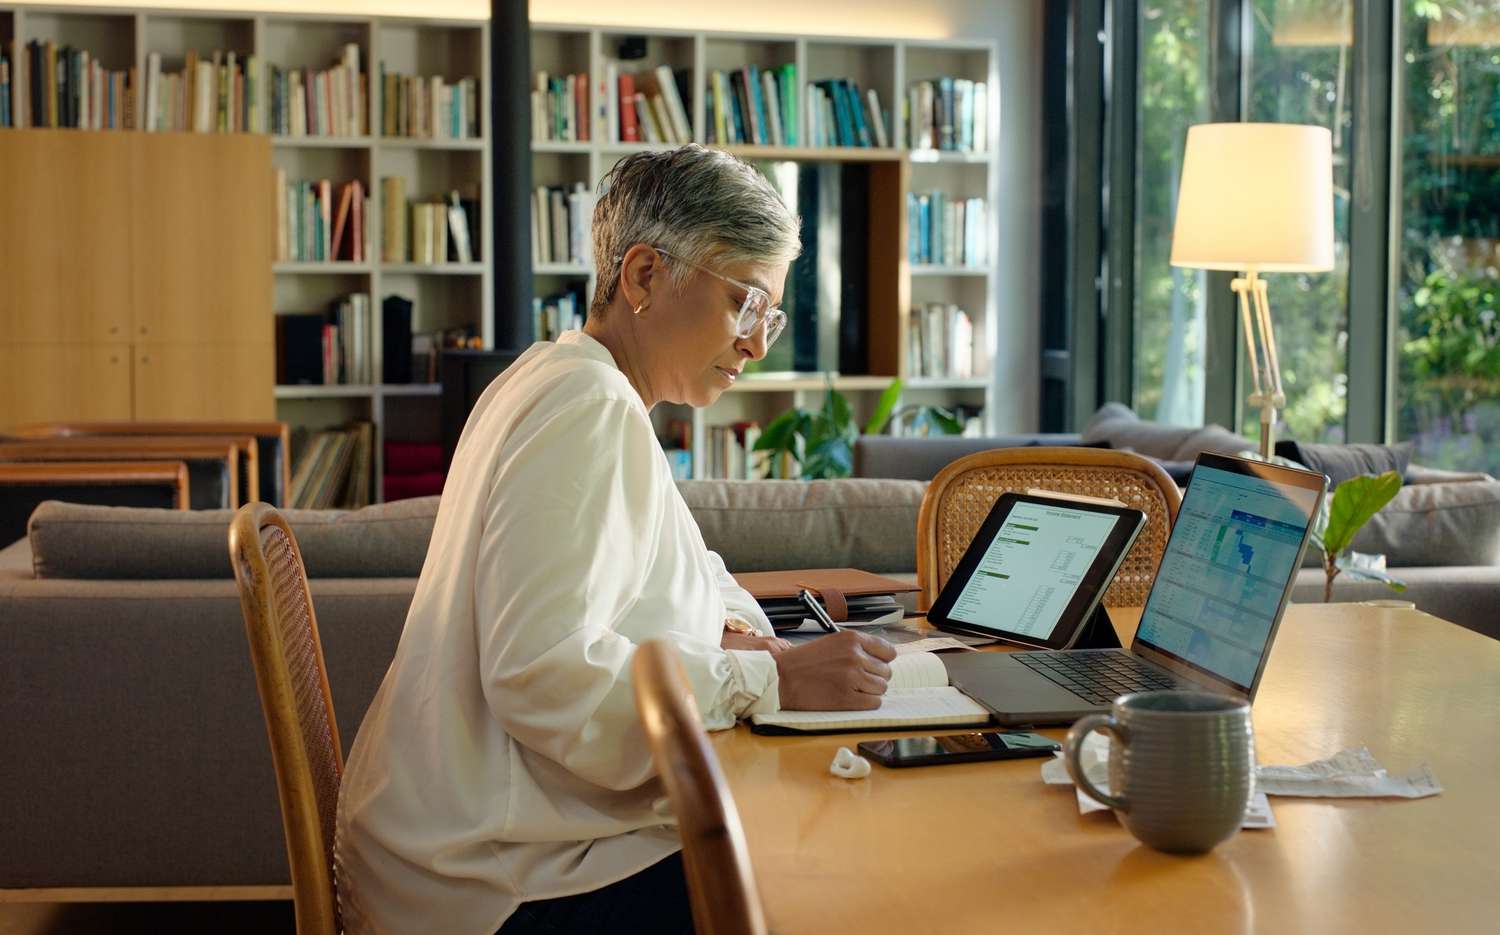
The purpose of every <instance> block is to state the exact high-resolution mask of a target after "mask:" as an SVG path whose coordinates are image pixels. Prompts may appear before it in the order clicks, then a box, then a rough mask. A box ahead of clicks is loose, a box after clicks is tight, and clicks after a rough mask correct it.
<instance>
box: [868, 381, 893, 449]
mask: <svg viewBox="0 0 1500 935" xmlns="http://www.w3.org/2000/svg"><path fill="white" fill-rule="evenodd" d="M900 399H901V380H900V378H897V379H895V380H892V381H891V385H890V386H888V387H886V388H885V392H884V393H881V394H880V401H879V402H877V403H876V404H875V411H874V412H873V413H871V414H870V421H868V422H866V423H865V434H866V435H879V434H880V433H881V432H884V431H885V424H886V423H887V422H889V421H890V419H891V412H892V411H893V410H894V409H895V408H896V403H897V401H898V400H900Z"/></svg>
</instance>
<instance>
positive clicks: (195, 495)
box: [0, 435, 253, 510]
mask: <svg viewBox="0 0 1500 935" xmlns="http://www.w3.org/2000/svg"><path fill="white" fill-rule="evenodd" d="M247 446H249V447H250V448H251V450H253V440H252V439H250V438H249V437H248V436H246V437H231V436H223V435H216V436H128V437H126V436H113V437H110V436H65V437H58V438H37V439H28V440H19V441H18V440H15V439H10V440H6V441H3V442H0V461H167V460H180V461H183V462H186V464H187V466H188V477H189V478H190V480H191V485H190V487H191V491H190V492H191V497H190V504H191V506H192V508H193V509H195V510H216V509H230V510H232V509H236V508H238V507H239V505H240V504H241V502H243V501H242V500H241V491H242V489H243V488H242V487H241V477H242V473H241V471H240V465H241V463H242V461H243V460H244V459H245V449H246V447H247Z"/></svg>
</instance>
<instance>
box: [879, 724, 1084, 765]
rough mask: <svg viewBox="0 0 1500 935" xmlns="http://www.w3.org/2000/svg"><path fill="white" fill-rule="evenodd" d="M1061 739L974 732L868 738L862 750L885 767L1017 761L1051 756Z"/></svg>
mask: <svg viewBox="0 0 1500 935" xmlns="http://www.w3.org/2000/svg"><path fill="white" fill-rule="evenodd" d="M1061 749H1062V746H1061V745H1060V744H1058V743H1057V741H1055V740H1052V739H1050V738H1047V737H1043V736H1042V735H1041V734H1033V733H1030V732H1027V731H972V732H970V733H967V734H946V735H943V736H940V737H901V738H898V739H896V740H867V741H865V742H864V743H861V744H860V745H859V752H860V753H861V754H863V755H865V756H867V757H869V758H870V759H872V760H874V761H875V762H877V763H879V764H880V765H881V766H889V767H901V766H939V765H941V764H943V763H973V762H976V761H979V760H1016V759H1021V758H1023V757H1032V756H1051V755H1052V753H1053V751H1056V750H1061Z"/></svg>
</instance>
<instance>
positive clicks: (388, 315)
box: [380, 295, 431, 383]
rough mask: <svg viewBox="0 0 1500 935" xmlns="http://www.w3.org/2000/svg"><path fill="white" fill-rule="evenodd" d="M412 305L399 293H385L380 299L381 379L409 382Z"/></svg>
mask: <svg viewBox="0 0 1500 935" xmlns="http://www.w3.org/2000/svg"><path fill="white" fill-rule="evenodd" d="M412 308H413V305H412V301H411V300H410V299H408V298H406V297H404V296H399V295H388V296H386V297H385V298H384V299H382V300H381V302H380V366H381V375H380V382H382V383H410V382H412V374H413V373H414V372H415V368H414V367H413V366H412V334H411V324H412ZM428 382H431V381H428Z"/></svg>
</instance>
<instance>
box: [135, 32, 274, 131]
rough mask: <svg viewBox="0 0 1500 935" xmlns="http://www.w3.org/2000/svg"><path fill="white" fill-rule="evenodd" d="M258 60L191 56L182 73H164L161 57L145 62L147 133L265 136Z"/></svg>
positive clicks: (216, 54) (232, 55) (155, 55)
mask: <svg viewBox="0 0 1500 935" xmlns="http://www.w3.org/2000/svg"><path fill="white" fill-rule="evenodd" d="M264 80H265V77H264V69H262V68H261V61H260V59H258V58H256V57H255V56H253V55H251V56H237V55H236V54H235V53H234V52H221V51H218V50H215V51H214V52H213V53H212V54H211V55H209V56H207V57H200V56H199V55H198V53H197V52H196V51H190V52H188V53H187V58H186V60H185V61H184V62H183V66H182V70H181V71H180V72H169V71H164V70H163V69H162V61H161V53H159V52H152V53H151V54H150V55H148V56H146V97H145V124H146V129H147V130H151V131H154V130H169V131H176V130H192V131H194V132H197V133H263V132H265V129H264V128H265V118H264V116H263V114H262V111H261V106H260V104H261V98H262V91H263V90H264V89H263V88H262V87H261V83H262V82H263V81H264Z"/></svg>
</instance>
